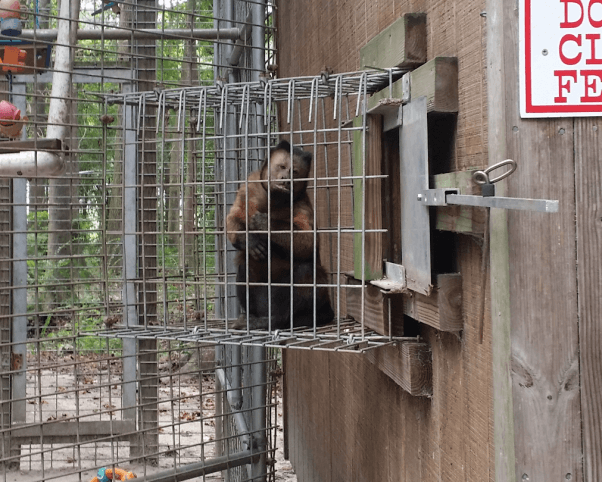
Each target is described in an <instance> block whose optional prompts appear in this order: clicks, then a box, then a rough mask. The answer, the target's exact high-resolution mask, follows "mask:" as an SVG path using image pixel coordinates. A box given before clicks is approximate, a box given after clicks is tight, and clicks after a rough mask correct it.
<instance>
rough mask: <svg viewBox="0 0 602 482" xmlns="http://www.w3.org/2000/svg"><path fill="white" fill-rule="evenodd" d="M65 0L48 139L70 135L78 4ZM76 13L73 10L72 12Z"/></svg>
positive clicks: (63, 2)
mask: <svg viewBox="0 0 602 482" xmlns="http://www.w3.org/2000/svg"><path fill="white" fill-rule="evenodd" d="M75 4H76V2H72V1H70V0H63V1H62V2H61V4H60V11H59V17H60V18H59V21H58V30H57V38H56V40H57V45H56V46H55V48H54V52H55V53H54V69H55V71H54V73H53V75H52V91H51V93H50V105H49V107H48V130H47V134H46V135H47V137H49V138H51V139H60V140H61V141H64V140H65V138H66V137H67V133H68V129H69V127H68V122H67V119H68V117H69V113H70V102H69V97H70V95H69V92H70V90H71V80H72V72H73V57H74V56H73V55H72V53H71V49H72V47H70V46H71V45H75V42H74V38H75V35H76V34H77V23H78V22H77V20H78V17H79V3H77V5H75ZM72 10H73V11H72Z"/></svg>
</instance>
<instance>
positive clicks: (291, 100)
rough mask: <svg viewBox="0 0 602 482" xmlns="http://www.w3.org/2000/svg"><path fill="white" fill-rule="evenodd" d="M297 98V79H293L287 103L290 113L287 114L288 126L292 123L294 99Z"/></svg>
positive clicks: (289, 87) (289, 84) (289, 85)
mask: <svg viewBox="0 0 602 482" xmlns="http://www.w3.org/2000/svg"><path fill="white" fill-rule="evenodd" d="M294 98H295V79H291V80H290V81H289V83H288V102H287V104H288V105H287V107H288V111H287V113H286V121H287V123H288V124H290V123H291V116H292V110H293V109H292V105H293V99H294Z"/></svg>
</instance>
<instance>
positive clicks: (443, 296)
mask: <svg viewBox="0 0 602 482" xmlns="http://www.w3.org/2000/svg"><path fill="white" fill-rule="evenodd" d="M403 299H404V303H403V312H404V314H405V315H407V316H409V317H410V318H413V319H415V320H416V321H419V322H420V323H425V324H427V325H429V326H432V327H433V328H436V329H437V330H440V331H450V332H458V331H461V330H462V329H463V328H464V318H463V315H462V277H461V275H460V274H459V273H453V274H440V275H437V286H436V287H435V289H433V292H432V293H431V295H430V296H425V295H423V294H421V293H415V292H409V293H406V294H404V295H403Z"/></svg>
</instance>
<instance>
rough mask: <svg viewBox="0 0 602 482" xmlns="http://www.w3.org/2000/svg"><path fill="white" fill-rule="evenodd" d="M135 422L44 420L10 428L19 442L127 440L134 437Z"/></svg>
mask: <svg viewBox="0 0 602 482" xmlns="http://www.w3.org/2000/svg"><path fill="white" fill-rule="evenodd" d="M136 436H137V432H136V423H135V422H134V421H130V420H113V421H112V422H109V421H108V420H107V421H92V422H80V421H77V422H46V423H43V424H39V425H29V426H25V427H19V426H18V425H17V426H14V427H13V428H12V429H11V430H10V437H11V440H12V441H13V442H15V441H16V442H17V443H19V444H30V443H34V444H35V443H40V438H41V437H43V438H44V442H45V443H72V442H73V441H74V440H75V439H76V438H78V437H79V440H81V441H92V440H97V439H102V438H107V441H108V439H109V438H110V439H111V440H115V439H120V440H124V439H125V440H127V439H129V438H130V437H136Z"/></svg>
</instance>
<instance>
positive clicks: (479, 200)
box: [417, 189, 559, 213]
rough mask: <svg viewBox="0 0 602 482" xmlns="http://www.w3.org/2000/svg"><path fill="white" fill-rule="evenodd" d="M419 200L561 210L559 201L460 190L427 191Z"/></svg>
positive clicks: (550, 210)
mask: <svg viewBox="0 0 602 482" xmlns="http://www.w3.org/2000/svg"><path fill="white" fill-rule="evenodd" d="M417 200H418V201H419V202H420V203H422V204H424V205H425V206H449V205H459V206H477V207H484V208H500V209H517V210H521V211H537V212H542V213H556V212H558V208H559V204H558V201H553V200H550V199H528V198H514V197H501V196H490V197H483V196H470V195H461V194H460V193H459V190H458V189H427V190H424V191H422V192H420V193H419V194H418V198H417Z"/></svg>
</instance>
